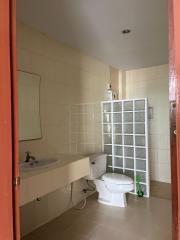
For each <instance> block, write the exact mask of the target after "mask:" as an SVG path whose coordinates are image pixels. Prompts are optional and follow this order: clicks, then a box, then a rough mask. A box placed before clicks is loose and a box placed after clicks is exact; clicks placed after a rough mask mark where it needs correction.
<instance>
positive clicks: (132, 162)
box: [102, 98, 149, 197]
mask: <svg viewBox="0 0 180 240" xmlns="http://www.w3.org/2000/svg"><path fill="white" fill-rule="evenodd" d="M102 126H103V128H102V129H103V131H102V132H103V148H104V152H105V153H106V154H107V171H108V172H115V173H123V174H125V175H127V176H130V177H132V178H133V179H134V182H136V176H137V175H138V176H141V187H142V189H143V191H144V194H145V196H146V197H149V161H148V103H147V99H146V98H143V99H126V100H118V101H117V100H115V101H105V102H102ZM132 193H133V194H136V193H137V191H136V184H135V190H134V191H133V192H132Z"/></svg>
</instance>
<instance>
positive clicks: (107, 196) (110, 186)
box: [94, 173, 134, 207]
mask: <svg viewBox="0 0 180 240" xmlns="http://www.w3.org/2000/svg"><path fill="white" fill-rule="evenodd" d="M94 184H95V185H96V189H97V191H98V193H99V196H98V202H100V203H103V204H107V205H111V206H116V207H126V206H127V201H126V193H128V192H131V191H132V190H133V189H134V183H133V179H132V178H130V177H128V176H125V175H122V174H118V173H105V174H104V175H103V176H102V177H101V179H95V180H94Z"/></svg>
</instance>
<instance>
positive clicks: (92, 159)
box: [85, 153, 107, 180]
mask: <svg viewBox="0 0 180 240" xmlns="http://www.w3.org/2000/svg"><path fill="white" fill-rule="evenodd" d="M106 159H107V156H106V154H103V153H99V154H93V155H89V164H90V175H89V176H86V177H85V178H86V179H87V180H94V179H97V178H99V177H100V176H102V175H103V174H104V173H106V161H107V160H106Z"/></svg>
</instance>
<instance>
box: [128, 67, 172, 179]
mask: <svg viewBox="0 0 180 240" xmlns="http://www.w3.org/2000/svg"><path fill="white" fill-rule="evenodd" d="M168 88H169V81H168V65H161V66H155V67H149V68H143V69H136V70H130V71H127V72H126V79H125V89H124V92H125V93H124V94H123V95H124V96H125V97H126V98H141V97H148V102H149V106H151V107H153V119H151V120H149V147H150V149H149V158H150V165H151V168H150V171H151V178H152V179H153V180H156V181H162V182H170V150H169V149H170V140H169V138H170V136H169V102H168V99H169V96H168V94H169V90H168Z"/></svg>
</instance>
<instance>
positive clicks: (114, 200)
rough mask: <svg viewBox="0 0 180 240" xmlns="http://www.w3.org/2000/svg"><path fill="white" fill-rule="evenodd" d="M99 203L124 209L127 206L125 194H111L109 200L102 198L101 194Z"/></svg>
mask: <svg viewBox="0 0 180 240" xmlns="http://www.w3.org/2000/svg"><path fill="white" fill-rule="evenodd" d="M98 202H99V203H102V204H105V205H109V206H114V207H122V208H124V207H126V206H127V201H126V194H125V193H116V194H115V193H114V194H110V196H108V198H102V197H101V196H100V194H99V197H98Z"/></svg>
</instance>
